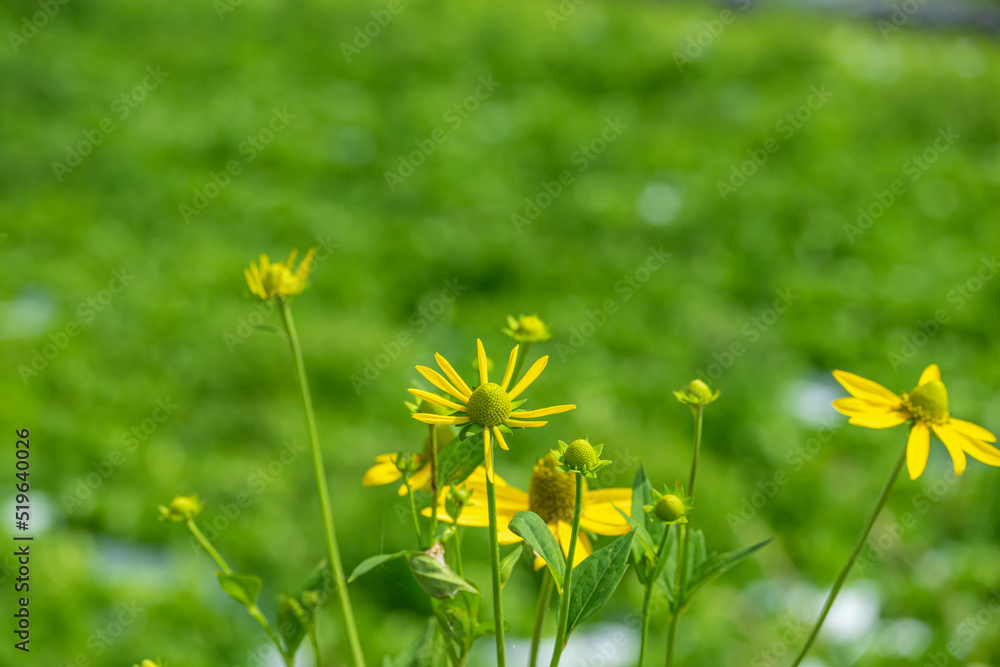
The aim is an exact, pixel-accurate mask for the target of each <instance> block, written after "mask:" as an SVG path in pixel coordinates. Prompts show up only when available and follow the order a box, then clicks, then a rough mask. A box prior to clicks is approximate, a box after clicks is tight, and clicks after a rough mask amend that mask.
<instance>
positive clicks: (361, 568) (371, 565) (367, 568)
mask: <svg viewBox="0 0 1000 667" xmlns="http://www.w3.org/2000/svg"><path fill="white" fill-rule="evenodd" d="M419 553H423V552H421V551H413V550H412V549H410V550H407V551H397V552H396V553H392V554H379V555H378V556H372V557H371V558H366V559H364V560H363V561H361V562H360V563H359V564H358V566H357V567H356V568H354V572H351V576H349V577H348V578H347V583H351V582H352V581H354V580H355V579H357V578H358V577H360V576H361V575H362V574H366V573H367V572H371V571H372V570H374V569H375V568H376V567H378V566H379V565H381V564H382V563H388V562H389V561H391V560H395V559H397V558H409V557H410V556H412V555H413V554H419Z"/></svg>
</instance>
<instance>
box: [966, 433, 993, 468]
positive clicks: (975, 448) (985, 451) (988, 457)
mask: <svg viewBox="0 0 1000 667" xmlns="http://www.w3.org/2000/svg"><path fill="white" fill-rule="evenodd" d="M958 433H959V435H961V436H962V438H963V440H962V449H964V450H965V453H966V454H968V455H969V456H971V457H972V458H974V459H976V460H977V461H982V462H983V463H985V464H986V465H991V466H1000V449H997V448H996V447H994V446H993V445H988V444H986V443H985V442H983V441H982V440H977V439H976V438H970V437H969V436H968V435H966V434H965V433H962V432H961V431H959V432H958Z"/></svg>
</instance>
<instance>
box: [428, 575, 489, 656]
mask: <svg viewBox="0 0 1000 667" xmlns="http://www.w3.org/2000/svg"><path fill="white" fill-rule="evenodd" d="M481 598H482V596H481V595H480V594H479V591H476V592H474V593H470V592H468V591H459V592H458V593H457V594H456V595H455V597H453V598H443V599H442V598H434V599H432V600H431V607H432V608H433V609H434V616H435V617H436V618H437V620H438V625H439V627H440V628H441V633H442V634H443V635H444V638H445V640H446V641H451V642H452V643H453V644H454V647H455V648H456V649H457V650H456V651H455V653H456V654H457V655H458V657H459V658H462V657H464V656H465V655H466V654H468V652H469V650H470V649H471V648H472V644H473V642H475V641H476V639H477V638H478V637H479V636H480V635H479V634H478V630H479V603H480V600H481Z"/></svg>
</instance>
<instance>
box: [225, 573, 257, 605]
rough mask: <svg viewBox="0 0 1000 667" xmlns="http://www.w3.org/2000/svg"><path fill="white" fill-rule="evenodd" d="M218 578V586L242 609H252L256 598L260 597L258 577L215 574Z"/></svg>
mask: <svg viewBox="0 0 1000 667" xmlns="http://www.w3.org/2000/svg"><path fill="white" fill-rule="evenodd" d="M215 576H217V577H218V578H219V585H220V586H222V590H224V591H225V592H226V593H227V594H228V595H229V597H231V598H232V599H234V600H236V601H237V602H239V603H242V604H243V606H244V607H252V606H254V605H255V604H256V603H257V596H258V595H260V587H261V581H260V577H252V576H249V575H245V574H225V573H222V572H216V573H215Z"/></svg>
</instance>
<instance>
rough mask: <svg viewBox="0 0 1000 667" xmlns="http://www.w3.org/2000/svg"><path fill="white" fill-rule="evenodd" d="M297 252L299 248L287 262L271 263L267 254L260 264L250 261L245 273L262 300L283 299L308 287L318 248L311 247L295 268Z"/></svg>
mask: <svg viewBox="0 0 1000 667" xmlns="http://www.w3.org/2000/svg"><path fill="white" fill-rule="evenodd" d="M297 254H298V250H293V251H292V252H291V253H290V254H289V255H288V261H287V262H274V263H271V260H270V259H269V258H268V256H267V255H261V256H260V265H259V266H258V265H257V264H254V263H253V262H250V268H248V269H244V270H243V275H245V276H246V279H247V285H248V286H249V287H250V291H251V292H253V294H254V296H256V297H257V298H258V299H260V300H262V301H281V300H282V299H286V298H288V297H290V296H295V295H296V294H301V293H302V291H303V290H304V289H305V288H306V281H307V279H308V278H309V271H310V269H311V268H312V260H313V256H314V255H315V254H316V249H315V248H310V249H309V252H307V253H306V256H305V257H304V258H303V259H302V262H301V263H300V264H299V267H298V268H297V269H293V267H294V266H295V256H296V255H297Z"/></svg>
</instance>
